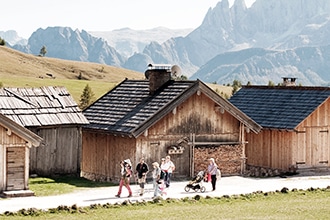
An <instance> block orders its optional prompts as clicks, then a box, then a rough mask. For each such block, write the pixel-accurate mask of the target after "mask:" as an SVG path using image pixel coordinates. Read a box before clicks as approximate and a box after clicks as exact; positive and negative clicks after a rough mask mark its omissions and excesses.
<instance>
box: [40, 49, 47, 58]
mask: <svg viewBox="0 0 330 220" xmlns="http://www.w3.org/2000/svg"><path fill="white" fill-rule="evenodd" d="M46 53H47V48H46V46H42V48H41V49H40V55H41V56H43V57H44V56H45V55H46Z"/></svg>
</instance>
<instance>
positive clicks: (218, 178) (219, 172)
mask: <svg viewBox="0 0 330 220" xmlns="http://www.w3.org/2000/svg"><path fill="white" fill-rule="evenodd" d="M216 176H217V180H220V179H221V171H220V169H219V168H218V169H217V174H216Z"/></svg>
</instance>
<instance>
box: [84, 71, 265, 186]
mask: <svg viewBox="0 0 330 220" xmlns="http://www.w3.org/2000/svg"><path fill="white" fill-rule="evenodd" d="M146 76H147V77H148V78H147V80H127V79H126V80H124V81H123V82H121V83H120V84H119V85H118V86H116V87H115V88H114V89H112V90H111V91H109V92H108V93H107V94H105V95H104V96H103V97H101V98H100V99H98V100H97V101H96V102H94V103H93V104H92V105H91V106H89V107H88V108H87V109H85V110H84V112H83V113H84V115H85V116H86V118H87V119H88V120H89V122H90V124H88V125H86V126H84V127H83V147H82V176H84V177H86V178H88V179H92V180H106V181H117V180H118V178H119V176H120V173H119V168H120V167H119V164H120V161H121V160H124V159H127V158H129V159H130V160H131V161H132V162H133V166H134V164H135V165H136V164H137V162H138V161H139V159H140V158H141V157H144V158H145V160H146V162H147V163H148V164H149V165H150V167H151V163H152V162H154V161H158V162H159V161H160V160H161V158H162V157H165V156H166V155H170V156H171V159H172V161H173V162H174V163H175V165H176V170H175V173H174V178H179V177H188V176H191V175H194V174H195V173H196V172H197V171H198V170H199V169H202V168H203V166H206V164H207V161H206V160H207V158H209V157H214V158H215V159H216V161H217V162H218V163H219V165H220V166H221V167H222V168H223V169H224V170H226V171H225V172H224V173H227V174H234V173H240V172H241V169H242V162H243V160H244V159H243V158H242V157H243V154H244V152H243V147H244V143H245V137H244V130H245V129H248V130H250V131H253V132H258V130H259V129H260V126H259V125H257V124H256V123H255V122H254V121H253V120H251V119H250V118H249V117H247V116H246V115H245V114H243V113H242V112H241V111H239V110H238V109H237V108H236V107H235V106H233V105H232V104H231V103H229V102H228V101H227V100H225V99H223V98H221V97H220V96H219V95H218V94H217V93H215V92H214V91H213V90H212V89H210V88H209V87H208V86H207V85H205V84H204V83H202V82H201V81H199V80H196V81H174V80H171V71H170V70H168V69H166V68H160V69H150V70H147V71H146ZM233 152H234V153H233ZM233 161H234V162H233Z"/></svg>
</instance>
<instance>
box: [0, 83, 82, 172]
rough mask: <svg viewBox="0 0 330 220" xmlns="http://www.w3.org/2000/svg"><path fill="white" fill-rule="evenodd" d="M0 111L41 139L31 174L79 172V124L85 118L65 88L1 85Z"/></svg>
mask: <svg viewBox="0 0 330 220" xmlns="http://www.w3.org/2000/svg"><path fill="white" fill-rule="evenodd" d="M0 113H2V114H3V115H5V116H6V117H8V118H10V119H11V120H13V121H15V122H16V123H18V124H19V125H21V126H23V127H25V128H28V129H29V130H31V131H33V132H34V133H35V134H37V135H38V136H40V137H42V138H43V146H41V147H38V148H32V149H31V151H30V173H31V174H32V173H33V174H38V175H44V176H49V175H53V174H79V173H80V159H81V127H82V125H83V124H87V123H88V121H87V119H86V118H85V117H84V115H83V114H82V112H81V110H80V109H79V108H78V106H77V104H76V102H75V101H74V100H73V98H72V97H71V95H70V94H69V93H68V91H67V90H66V89H65V88H64V87H51V86H49V87H41V88H1V89H0Z"/></svg>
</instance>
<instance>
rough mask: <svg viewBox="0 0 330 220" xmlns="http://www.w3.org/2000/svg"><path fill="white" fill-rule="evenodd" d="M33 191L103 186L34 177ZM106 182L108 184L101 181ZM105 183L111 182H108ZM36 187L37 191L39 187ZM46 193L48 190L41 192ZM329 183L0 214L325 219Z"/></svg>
mask: <svg viewBox="0 0 330 220" xmlns="http://www.w3.org/2000/svg"><path fill="white" fill-rule="evenodd" d="M30 184H31V185H30V186H31V187H32V186H33V187H35V190H36V192H37V193H40V195H41V194H43V193H42V192H43V191H55V192H57V193H63V192H65V191H66V190H68V189H65V190H64V189H63V188H69V190H68V191H72V190H75V189H77V188H90V187H99V186H106V185H107V183H95V182H91V181H88V180H85V179H82V178H71V177H58V178H54V179H50V178H35V179H31V180H30ZM103 184H106V185H103ZM108 184H109V183H108ZM38 191H39V192H38ZM45 194H47V193H45ZM329 210H330V188H329V189H313V188H310V189H308V190H306V191H304V190H292V191H287V192H280V191H277V192H268V193H263V192H257V193H251V194H244V195H234V196H222V197H214V198H213V197H206V198H204V197H201V196H199V195H196V196H195V197H193V198H183V199H167V200H162V199H159V200H153V201H140V202H136V203H130V202H128V201H124V202H122V203H121V204H109V203H108V204H103V205H100V204H94V205H91V206H89V207H76V206H75V205H73V206H72V207H66V206H60V207H57V208H54V209H50V210H48V211H47V212H46V211H41V210H35V209H28V210H20V211H19V212H17V213H6V214H3V215H0V219H32V218H33V219H79V220H84V219H88V220H90V219H125V220H130V219H132V220H133V219H134V220H135V219H146V220H149V219H150V220H151V219H180V220H182V219H207V220H209V219H281V220H282V219H283V220H286V219H297V220H299V219H329V218H330V211H329Z"/></svg>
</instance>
